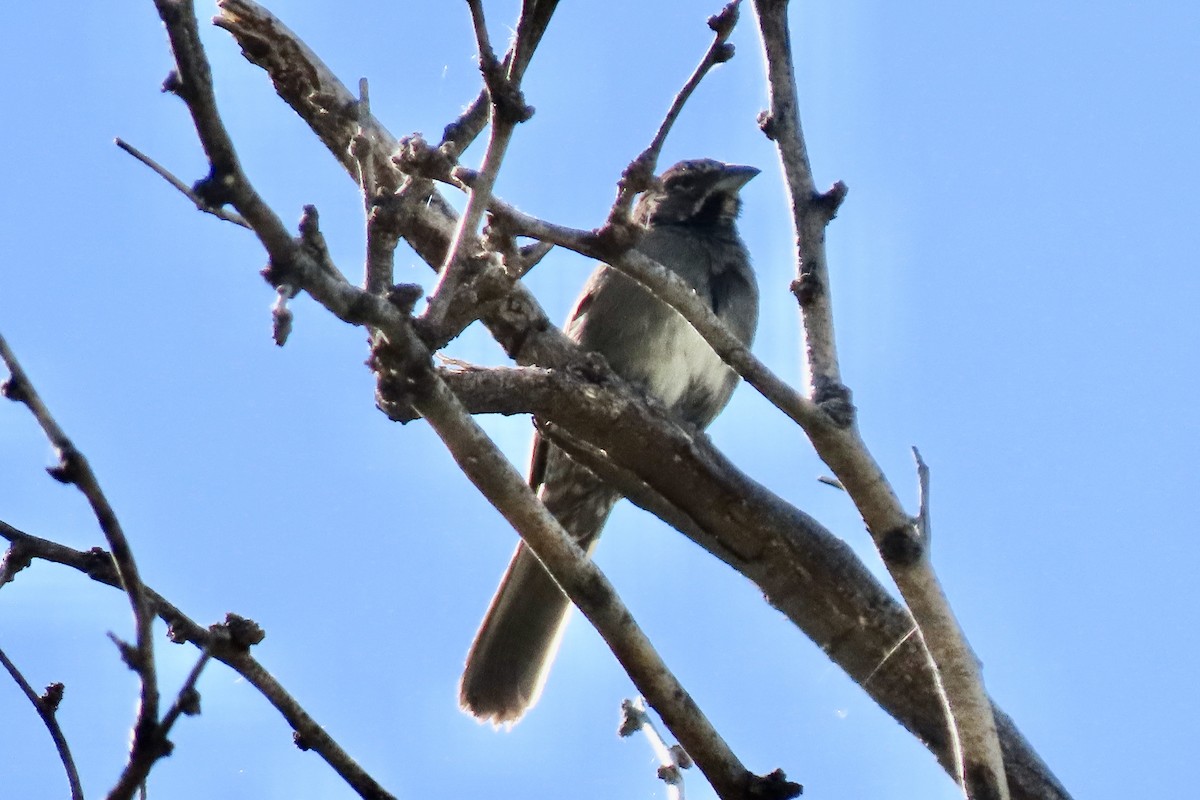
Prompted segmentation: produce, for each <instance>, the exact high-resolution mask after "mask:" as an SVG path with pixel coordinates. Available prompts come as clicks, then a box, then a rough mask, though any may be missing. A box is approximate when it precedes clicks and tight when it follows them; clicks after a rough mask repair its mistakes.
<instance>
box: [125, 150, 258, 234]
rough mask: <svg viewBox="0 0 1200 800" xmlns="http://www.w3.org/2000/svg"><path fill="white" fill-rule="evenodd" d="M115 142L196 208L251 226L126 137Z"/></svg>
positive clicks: (244, 226)
mask: <svg viewBox="0 0 1200 800" xmlns="http://www.w3.org/2000/svg"><path fill="white" fill-rule="evenodd" d="M113 143H114V144H116V146H117V147H119V148H121V149H122V150H124V151H125V152H126V153H129V155H131V156H133V157H134V158H136V159H137V160H138V161H140V162H142V163H143V164H145V165H146V166H147V167H149V168H150V169H152V170H154V171H155V172H157V173H158V174H159V176H160V177H161V178H162V179H163V180H165V181H166V182H167V183H169V184H171V185H172V186H174V187H175V188H176V189H178V190H179V191H180V192H182V193H183V195H184V196H185V197H187V198H188V199H189V200H191V201H192V202H193V203H195V204H196V208H198V209H199V210H201V211H203V212H204V213H206V214H212V215H213V216H214V217H217V218H218V219H223V220H225V221H226V222H232V223H233V224H234V225H240V226H242V227H243V228H249V227H250V226H249V225H247V224H246V220H244V219H242V215H241V214H237V213H235V212H233V211H227V210H226V209H224V208H219V207H215V206H212V205H210V204H209V203H208V201H207V200H205V199H204V198H203V197H201V196H200V195H199V194H197V193H196V192H195V191H194V190H193V189H192V187H190V186H188V185H187V184H186V183H184V182H183V181H181V180H179V178H176V177H175V176H174V175H172V174H171V172H170V171H169V170H168V169H167V168H166V167H164V166H162V165H161V164H159V163H158V162H157V161H155V160H154V159H153V158H151V157H150V156H148V155H146V154H145V153H143V152H142V151H141V150H138V149H137V148H136V147H134V146H133V145H131V144H130V143H129V142H126V141H125V140H124V139H121V138H119V137H118V138H117V139H114V140H113Z"/></svg>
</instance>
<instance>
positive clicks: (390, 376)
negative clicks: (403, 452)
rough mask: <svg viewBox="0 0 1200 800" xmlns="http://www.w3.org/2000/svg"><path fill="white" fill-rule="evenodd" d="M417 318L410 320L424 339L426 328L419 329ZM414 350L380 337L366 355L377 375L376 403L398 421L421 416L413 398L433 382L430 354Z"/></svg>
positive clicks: (404, 421) (419, 335) (423, 391)
mask: <svg viewBox="0 0 1200 800" xmlns="http://www.w3.org/2000/svg"><path fill="white" fill-rule="evenodd" d="M419 322H420V321H419V320H413V329H414V332H415V333H416V334H417V337H418V338H420V339H423V334H425V333H428V332H426V331H423V330H422V327H421V326H420V324H419ZM415 350H416V348H408V347H403V346H401V345H400V344H398V343H393V342H391V341H389V340H388V339H386V338H384V337H379V338H378V339H377V340H376V342H375V344H374V346H373V347H372V348H371V356H370V358H368V359H367V366H368V367H370V368H371V370H372V371H373V372H374V373H375V375H376V380H375V406H376V407H377V408H378V409H379V410H380V411H382V412H383V413H384V414H386V415H387V416H388V419H391V420H394V421H396V422H400V423H406V422H411V421H412V420H414V419H417V418H418V417H419V416H420V415H419V414H418V413H417V412H416V410H415V408H414V406H413V401H414V398H419V397H423V396H425V395H426V394H427V393H428V392H429V389H430V387H431V386H432V380H433V374H434V373H433V357H432V356H431V355H430V354H429V351H428V350H426V351H424V352H423V353H417V352H415Z"/></svg>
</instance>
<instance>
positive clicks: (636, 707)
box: [617, 697, 692, 800]
mask: <svg viewBox="0 0 1200 800" xmlns="http://www.w3.org/2000/svg"><path fill="white" fill-rule="evenodd" d="M638 731H641V732H642V734H643V735H644V736H645V737H646V741H647V742H648V743H649V744H650V749H651V750H653V751H654V757H655V759H657V760H658V777H659V779H660V780H661V781H662V782H663V783H665V784H666V785H667V797H668V798H670V800H684V787H683V772H682V771H683V770H685V769H687V768H688V767H690V766H691V765H692V760H691V759H690V758H689V757H688V754H687V753H686V752H684V750H683V749H682V748H680V747H679V746H678V745H675V746H671V745H668V744H667V742H666V740H665V739H664V738H663V736H662V734H661V733H659V732H658V727H657V726H656V725H655V724H654V720H653V719H651V718H650V714H649V713H647V711H646V704H645V701H644V700H643V699H642V698H640V697H639V698H637V699H635V700H622V701H621V725H620V727H619V728H618V729H617V732H618V733H619V734H620V735H621V736H632V735H633V734H634V733H636V732H638Z"/></svg>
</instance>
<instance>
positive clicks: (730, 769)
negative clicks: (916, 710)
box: [411, 372, 799, 800]
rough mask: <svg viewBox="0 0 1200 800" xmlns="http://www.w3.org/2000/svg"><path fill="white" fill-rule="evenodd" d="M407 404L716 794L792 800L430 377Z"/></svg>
mask: <svg viewBox="0 0 1200 800" xmlns="http://www.w3.org/2000/svg"><path fill="white" fill-rule="evenodd" d="M427 375H428V380H427V381H425V382H424V384H425V385H424V386H422V387H420V388H419V389H417V390H416V392H415V394H414V397H413V399H412V401H411V402H412V405H413V407H414V408H416V409H417V410H418V411H420V412H421V415H422V416H423V417H424V418H425V419H426V420H427V421H428V422H429V424H430V425H431V426H432V427H433V429H434V430H435V431H436V432H437V434H438V436H440V437H441V439H442V441H443V442H444V443H445V444H446V447H447V448H448V449H449V451H450V453H451V455H452V456H453V457H454V459H455V461H456V462H457V463H458V465H459V467H460V468H461V469H462V470H463V472H464V474H466V476H467V477H468V478H470V479H471V481H472V482H473V483H474V484H475V486H476V487H477V488H478V489H479V490H480V492H482V493H483V495H484V496H485V497H487V498H488V500H489V501H491V503H492V505H494V506H495V507H496V508H497V509H498V510H499V511H500V513H501V514H503V515H504V517H505V519H507V520H508V521H509V523H510V524H512V526H513V527H514V528H515V529H516V530H517V531H518V532H519V533H520V534H521V538H522V539H524V540H525V543H526V544H527V545H529V547H530V549H531V550H532V551H533V552H534V554H535V555H536V556H537V557H538V560H539V561H541V562H542V564H543V565H544V566H545V567H546V569H547V571H548V572H549V573H550V574H551V575H552V576H553V577H554V580H555V581H556V582H557V583H558V585H559V586H560V587H562V589H563V591H564V592H565V593H566V594H567V596H568V597H570V598H571V601H572V602H573V603H574V604H575V605H576V606H577V607H578V608H579V610H580V611H581V612H582V613H583V614H584V616H586V617H587V618H588V620H589V621H590V622H591V623H592V624H593V625H594V626H595V627H596V630H597V631H599V633H600V635H601V636H602V637H603V638H604V640H605V642H606V643H607V644H608V646H609V647H610V648H611V649H612V651H613V654H614V655H615V656H616V657H617V660H618V661H620V663H621V666H622V667H624V669H625V671H626V672H627V673H628V674H629V676H630V678H632V680H633V682H634V685H636V686H637V687H638V690H639V691H640V692H641V693H642V694H643V695H644V696H645V697H646V699H647V701H648V702H649V703H650V705H651V706H653V708H654V709H655V711H657V712H658V714H659V715H660V716H661V717H662V718H663V721H664V722H665V723H666V725H667V727H669V728H670V730H671V732H672V733H673V734H674V735H675V736H676V737H677V738H678V739H679V741H680V744H681V745H683V747H684V749H685V750H686V751H687V753H688V754H689V755H690V756H691V758H692V759H693V760H694V761H695V762H696V765H697V766H698V767H699V768H700V770H701V771H702V772H703V773H704V775H705V777H706V778H707V779H708V780H709V782H710V783H711V784H712V785H713V788H714V789H715V790H716V792H717V794H718V795H719V796H720V797H722V798H726V799H727V800H728V799H730V798H743V797H750V796H754V797H764V796H765V797H778V798H785V797H792V796H795V794H797V793H798V791H799V788H798V787H792V788H789V785H788V784H786V781H784V780H783V778H782V774H780V773H776V774H775V775H773V776H768V777H767V778H759V777H757V776H755V775H753V774H752V773H751V772H749V771H748V770H747V769H746V768H745V767H744V766H743V765H742V763H741V761H740V760H739V759H738V758H737V756H735V755H734V753H733V751H732V750H730V749H729V747H728V745H726V744H725V742H724V740H723V739H722V738H721V736H720V734H718V733H717V731H716V729H715V728H713V727H712V724H711V723H710V722H709V721H708V719H707V718H706V717H705V716H704V714H703V713H702V712H701V711H700V709H699V707H697V706H696V704H695V702H694V701H693V700H692V698H691V697H690V696H689V695H688V693H687V691H686V690H685V689H684V688H683V686H682V685H680V684H679V682H678V681H677V680H676V679H675V677H674V675H672V674H671V672H670V671H669V670H668V669H667V667H666V665H665V664H664V663H663V662H662V660H661V658H660V657H659V656H658V654H657V652H656V651H655V649H654V646H653V645H652V644H651V643H650V640H649V639H648V638H647V637H646V635H645V634H644V633H643V632H642V630H641V629H640V628H639V627H638V625H637V623H636V622H635V621H634V619H633V616H632V615H631V614H630V613H629V611H628V609H627V608H625V605H624V603H622V602H621V599H620V597H619V596H618V595H617V593H616V590H615V589H614V588H613V587H612V585H611V584H610V583H609V582H608V580H607V578H605V577H604V575H603V573H602V572H600V570H599V568H598V567H597V566H596V565H595V562H593V561H592V560H591V559H589V558H588V557H587V555H586V554H585V553H584V552H583V550H581V549H580V548H579V546H578V545H577V544H576V543H575V542H574V541H573V540H572V539H571V538H570V536H569V535H568V534H567V533H566V531H564V530H563V529H562V526H561V525H560V524H559V523H558V521H557V520H556V519H555V518H554V517H553V516H552V515H551V514H550V512H549V511H547V510H546V507H545V506H543V505H542V504H541V502H539V501H538V499H537V497H536V496H535V495H534V493H533V490H532V489H531V488H530V487H529V484H528V483H526V481H525V479H524V478H523V477H522V476H521V474H520V473H518V472H517V471H516V469H515V468H514V467H513V466H512V464H511V463H510V462H509V461H508V459H507V458H505V457H504V455H503V454H502V453H501V452H500V451H499V449H498V448H497V447H496V446H495V444H494V443H493V442H492V441H491V440H490V439H489V438H488V437H487V435H486V434H485V433H484V432H483V430H482V429H481V428H480V427H479V426H478V424H476V423H475V421H474V419H472V417H471V416H470V414H468V413H467V411H466V409H464V408H463V407H462V405H461V403H459V401H458V399H457V398H456V397H455V396H454V394H453V393H452V392H450V390H449V389H448V388H447V387H446V385H445V384H444V383H442V382H441V380H440V379H438V378H437V376H436V373H433V372H429V373H427Z"/></svg>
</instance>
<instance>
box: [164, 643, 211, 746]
mask: <svg viewBox="0 0 1200 800" xmlns="http://www.w3.org/2000/svg"><path fill="white" fill-rule="evenodd" d="M211 658H212V653H210V652H209V651H208V648H202V649H201V651H200V658H198V659H197V660H196V663H195V664H194V665H193V666H192V669H191V671H190V672H189V673H188V676H187V678H186V679H185V680H184V682H183V686H181V687H179V694H178V695H176V697H175V702H174V703H172V704H171V707H170V708H169V709H167V713H166V714H164V715H163V718H162V725H161V728H162V735H163V736H164V737H166V736H167V735H168V734H170V732H171V728H172V727H174V725H175V721H176V720H178V719H179V717H180V715H181V714H183V715H187V716H189V717H190V716H195V715H196V714H199V713H200V694H199V693H198V692H197V691H196V682H197V681H199V680H200V673H201V672H203V671H204V668H205V667H206V666H208V662H209V659H211Z"/></svg>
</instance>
